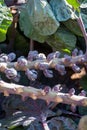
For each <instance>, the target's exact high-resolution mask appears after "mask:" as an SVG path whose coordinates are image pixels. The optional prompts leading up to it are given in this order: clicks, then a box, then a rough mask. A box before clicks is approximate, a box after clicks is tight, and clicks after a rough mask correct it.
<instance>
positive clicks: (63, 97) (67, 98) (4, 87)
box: [0, 80, 87, 106]
mask: <svg viewBox="0 0 87 130" xmlns="http://www.w3.org/2000/svg"><path fill="white" fill-rule="evenodd" d="M0 91H1V92H3V93H4V95H5V96H9V94H18V95H21V96H22V98H23V99H24V98H25V97H31V98H32V99H34V100H36V99H42V100H45V101H46V102H56V103H64V104H71V105H72V104H74V105H76V106H87V97H84V96H79V95H78V96H77V95H72V96H71V95H70V94H69V93H61V92H54V91H52V90H50V91H49V93H45V91H44V90H43V89H36V88H33V87H31V86H22V85H17V84H13V83H6V82H4V81H2V80H1V81H0Z"/></svg>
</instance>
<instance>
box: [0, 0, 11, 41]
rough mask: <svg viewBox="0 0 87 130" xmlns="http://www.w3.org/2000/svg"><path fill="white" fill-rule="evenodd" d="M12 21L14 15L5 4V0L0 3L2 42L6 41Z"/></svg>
mask: <svg viewBox="0 0 87 130" xmlns="http://www.w3.org/2000/svg"><path fill="white" fill-rule="evenodd" d="M11 21H12V15H11V13H10V11H9V9H8V8H7V7H6V5H5V4H4V2H3V0H1V1H0V42H2V41H4V40H5V39H6V33H7V29H8V27H9V26H10V24H11Z"/></svg>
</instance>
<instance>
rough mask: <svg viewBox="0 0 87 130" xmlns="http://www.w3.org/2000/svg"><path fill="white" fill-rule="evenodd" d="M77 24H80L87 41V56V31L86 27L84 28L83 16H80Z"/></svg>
mask: <svg viewBox="0 0 87 130" xmlns="http://www.w3.org/2000/svg"><path fill="white" fill-rule="evenodd" d="M77 22H78V24H79V26H80V28H81V31H82V33H83V36H84V39H85V43H86V54H87V33H86V30H85V26H84V23H83V20H82V17H81V14H79V17H78V18H77Z"/></svg>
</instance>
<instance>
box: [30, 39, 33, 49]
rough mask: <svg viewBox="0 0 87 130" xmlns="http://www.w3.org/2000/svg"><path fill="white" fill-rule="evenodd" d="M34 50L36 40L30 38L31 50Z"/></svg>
mask: <svg viewBox="0 0 87 130" xmlns="http://www.w3.org/2000/svg"><path fill="white" fill-rule="evenodd" d="M33 50H34V41H33V40H32V39H30V51H33Z"/></svg>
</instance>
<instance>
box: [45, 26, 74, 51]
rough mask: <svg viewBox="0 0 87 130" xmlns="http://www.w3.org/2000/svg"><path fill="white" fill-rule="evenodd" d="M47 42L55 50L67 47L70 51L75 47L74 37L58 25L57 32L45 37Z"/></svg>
mask: <svg viewBox="0 0 87 130" xmlns="http://www.w3.org/2000/svg"><path fill="white" fill-rule="evenodd" d="M47 43H48V44H49V45H50V46H51V47H52V48H53V49H54V50H55V51H56V50H58V51H61V52H62V51H63V50H65V49H69V50H70V51H71V50H72V49H73V48H74V47H75V44H76V37H75V35H74V34H72V33H71V32H70V31H69V30H68V29H67V28H65V27H64V26H62V27H59V29H58V30H57V32H56V33H55V34H54V35H52V36H50V37H49V38H48V39H47Z"/></svg>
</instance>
